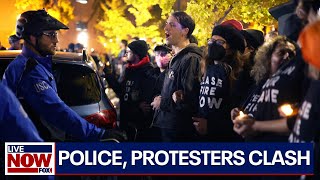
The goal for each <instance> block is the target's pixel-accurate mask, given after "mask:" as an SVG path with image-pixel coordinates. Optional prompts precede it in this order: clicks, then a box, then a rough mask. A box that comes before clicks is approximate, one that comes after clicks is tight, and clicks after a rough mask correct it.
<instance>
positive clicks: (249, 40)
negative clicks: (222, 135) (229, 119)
mask: <svg viewBox="0 0 320 180" xmlns="http://www.w3.org/2000/svg"><path fill="white" fill-rule="evenodd" d="M240 32H241V34H242V35H243V37H244V38H245V42H246V43H245V44H246V46H245V47H246V48H245V50H244V53H243V54H242V55H241V57H240V59H241V62H242V70H241V71H240V72H239V75H238V77H237V79H236V80H235V82H234V86H233V88H232V90H233V91H232V99H233V104H232V106H233V107H240V106H241V104H242V102H243V101H245V100H246V97H248V95H249V93H250V89H252V86H254V79H253V77H251V76H250V72H251V70H252V66H253V64H254V60H253V59H254V56H255V54H256V51H257V50H258V48H259V47H260V46H261V45H262V44H263V43H264V37H263V33H262V32H261V31H259V30H255V29H245V30H242V31H240Z"/></svg>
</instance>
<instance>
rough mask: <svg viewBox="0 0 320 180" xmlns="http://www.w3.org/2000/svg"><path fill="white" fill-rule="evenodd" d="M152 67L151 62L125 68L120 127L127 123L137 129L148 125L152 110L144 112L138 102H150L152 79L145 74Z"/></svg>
mask: <svg viewBox="0 0 320 180" xmlns="http://www.w3.org/2000/svg"><path fill="white" fill-rule="evenodd" d="M152 68H153V67H152V65H151V63H148V64H145V65H143V66H141V67H138V68H126V71H125V78H124V81H123V82H122V84H121V95H120V127H122V128H124V129H125V128H126V126H127V125H128V123H131V124H133V125H134V126H136V127H137V128H138V129H141V128H145V127H149V125H150V123H151V120H152V112H151V111H150V113H147V114H144V113H143V111H142V110H141V109H140V107H139V104H140V103H141V102H146V103H147V104H150V103H151V102H152V95H153V83H154V81H153V79H152V78H149V77H148V76H147V75H146V72H148V71H149V70H150V69H152Z"/></svg>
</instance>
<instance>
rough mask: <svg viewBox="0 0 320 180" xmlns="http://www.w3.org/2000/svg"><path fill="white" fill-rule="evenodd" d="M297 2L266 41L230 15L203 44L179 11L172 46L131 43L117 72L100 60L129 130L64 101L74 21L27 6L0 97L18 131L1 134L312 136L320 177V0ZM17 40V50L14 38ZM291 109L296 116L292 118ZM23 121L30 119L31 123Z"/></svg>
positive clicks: (177, 138) (169, 27) (225, 138)
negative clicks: (56, 61)
mask: <svg viewBox="0 0 320 180" xmlns="http://www.w3.org/2000/svg"><path fill="white" fill-rule="evenodd" d="M294 2H295V5H296V9H295V12H291V14H290V16H287V14H286V18H287V19H286V20H287V21H286V20H283V19H282V20H281V21H279V28H280V27H281V28H282V27H283V29H282V30H281V33H280V31H279V34H277V33H274V32H272V33H270V34H269V35H268V36H267V39H266V37H265V36H266V35H264V33H263V32H262V31H259V30H255V29H243V26H242V24H241V23H240V22H239V21H235V20H231V21H225V22H223V23H222V24H220V25H216V26H214V27H213V29H212V33H211V34H209V35H208V36H210V38H209V40H208V43H207V46H205V47H199V46H198V45H197V40H196V38H195V37H194V36H193V35H192V33H193V31H194V28H195V25H196V24H195V22H194V20H193V19H192V18H191V17H190V16H189V15H188V14H187V13H185V12H174V13H172V14H171V15H170V16H169V17H168V19H167V21H166V25H165V27H164V32H165V36H166V37H165V39H166V44H159V45H158V46H156V47H155V48H154V49H153V51H154V56H151V55H150V54H149V53H148V50H149V48H150V47H149V45H148V44H147V43H146V42H145V41H144V40H139V39H137V40H134V41H132V42H130V43H128V41H126V40H122V41H121V52H120V53H119V55H118V57H116V58H114V59H112V60H110V62H111V65H110V67H111V70H110V69H108V68H106V67H107V66H101V67H104V71H103V73H102V72H101V73H102V74H101V75H102V76H104V77H105V78H106V80H107V81H108V84H109V85H110V87H111V88H112V89H113V90H114V91H115V93H116V94H117V95H118V97H119V98H120V117H119V119H120V126H119V128H118V129H114V130H105V129H101V128H98V127H96V126H95V125H93V124H90V123H88V122H87V121H86V120H84V119H82V118H81V117H80V116H79V115H77V114H76V113H75V112H73V111H72V110H71V109H70V108H69V107H68V106H67V105H66V104H65V103H64V102H63V101H62V100H61V99H60V98H59V97H58V95H57V89H56V84H55V81H54V78H53V76H52V73H51V72H52V71H51V59H52V55H54V53H55V48H56V45H57V43H58V39H57V32H56V31H57V30H60V29H68V27H67V26H66V25H64V24H62V23H61V22H59V21H58V20H56V19H55V18H53V17H52V16H50V15H49V14H48V13H47V12H45V11H44V10H38V11H27V12H25V13H23V14H22V15H21V17H20V19H19V20H18V23H17V33H16V37H17V38H18V39H24V45H23V48H22V53H21V55H19V56H18V57H17V58H16V59H15V60H14V61H13V62H12V63H10V65H9V66H8V68H7V69H6V71H5V74H4V76H3V80H2V85H1V86H0V90H1V94H2V93H7V94H8V96H5V97H3V96H2V97H1V98H5V99H4V100H1V101H0V103H3V105H1V107H8V108H9V105H10V106H13V107H14V108H12V111H7V110H5V109H3V108H1V110H2V111H0V116H1V117H8V118H9V120H8V118H1V124H3V125H2V126H1V128H4V129H6V127H7V126H8V124H7V122H6V121H10V119H12V118H13V119H14V120H15V121H17V122H16V123H15V126H17V127H15V128H16V130H14V131H2V132H5V133H2V136H1V140H2V141H11V140H16V141H19V140H20V141H43V140H45V141H46V140H52V139H55V138H58V137H61V136H64V137H72V138H73V139H76V140H78V141H99V140H101V139H103V138H116V139H119V140H121V141H131V142H292V143H295V142H299V143H302V142H312V143H314V148H315V154H316V155H315V157H316V159H315V162H316V164H315V176H314V177H312V178H314V179H318V178H319V164H320V162H319V158H318V157H319V154H320V150H319V137H320V134H319V133H320V121H319V118H320V116H319V115H320V111H319V110H320V108H319V105H320V99H319V96H318V95H317V93H319V90H320V89H319V88H320V82H319V78H320V73H319V72H320V60H319V56H318V54H319V52H320V51H319V48H318V47H319V46H318V42H319V41H318V40H320V17H319V8H320V1H318V0H299V1H294ZM49 20H50V21H49ZM53 22H54V23H53ZM281 23H286V25H285V26H284V25H283V24H281ZM288 24H289V25H288ZM290 24H292V26H290ZM288 26H289V27H290V29H288V28H286V27H288ZM294 28H295V29H294ZM11 40H12V44H13V45H12V48H14V47H15V45H14V42H15V37H12V38H11ZM70 48H71V47H70ZM152 61H154V63H152ZM4 86H6V87H4ZM36 87H41V88H40V89H39V88H36ZM10 91H11V92H10ZM12 92H13V93H12ZM17 98H18V99H19V101H20V103H21V104H22V105H23V108H24V109H25V111H26V112H27V114H28V115H29V117H30V118H31V119H32V120H33V123H36V128H39V127H40V128H41V131H40V130H39V129H38V131H37V130H36V128H35V126H34V125H33V124H32V121H31V120H30V119H29V118H28V116H26V113H24V111H23V110H22V109H21V106H20V104H19V102H18V100H17ZM13 104H14V105H13ZM282 105H289V107H291V108H292V109H293V110H292V111H293V112H294V113H291V114H286V113H285V112H284V111H283V109H282V108H281V107H282ZM17 112H19V113H17ZM13 115H14V116H13ZM34 119H38V120H39V121H36V122H35V121H34ZM21 121H27V122H30V123H29V125H28V127H27V126H25V125H23V127H22V124H21ZM40 125H41V126H40ZM11 129H12V127H11ZM20 129H24V131H21V132H19V133H23V134H26V135H25V136H21V139H19V138H16V139H12V136H11V135H10V134H11V133H16V131H18V130H19V131H20ZM39 133H40V134H39ZM48 133H49V134H50V136H47V134H48ZM22 137H23V138H22ZM47 137H51V139H50V138H47ZM59 139H60V138H59ZM256 178H258V179H259V178H261V179H265V178H271V179H277V178H279V177H256ZM280 178H282V179H283V177H280ZM288 178H289V179H298V178H299V177H288Z"/></svg>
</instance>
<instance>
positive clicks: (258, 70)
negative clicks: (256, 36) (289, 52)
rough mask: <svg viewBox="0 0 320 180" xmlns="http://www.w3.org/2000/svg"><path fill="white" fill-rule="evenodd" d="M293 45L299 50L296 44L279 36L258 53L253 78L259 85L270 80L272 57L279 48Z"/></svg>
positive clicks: (263, 46)
mask: <svg viewBox="0 0 320 180" xmlns="http://www.w3.org/2000/svg"><path fill="white" fill-rule="evenodd" d="M287 43H291V44H292V45H294V46H295V49H297V45H296V43H294V42H293V41H292V40H290V39H288V38H287V37H285V36H277V37H275V38H274V39H272V40H271V41H269V42H266V43H264V44H263V45H262V46H261V47H260V48H259V49H258V51H257V52H256V56H255V57H254V65H253V67H252V71H251V76H252V77H253V78H254V80H255V81H256V84H258V83H259V82H260V81H261V80H262V79H265V78H268V77H269V75H270V73H271V57H272V53H273V52H274V51H275V50H276V48H277V47H279V46H280V47H285V46H287Z"/></svg>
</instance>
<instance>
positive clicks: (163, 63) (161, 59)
mask: <svg viewBox="0 0 320 180" xmlns="http://www.w3.org/2000/svg"><path fill="white" fill-rule="evenodd" d="M169 61H170V58H169V57H168V56H157V57H156V63H157V66H158V67H159V68H163V69H164V68H166V67H167V66H168V63H169Z"/></svg>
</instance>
